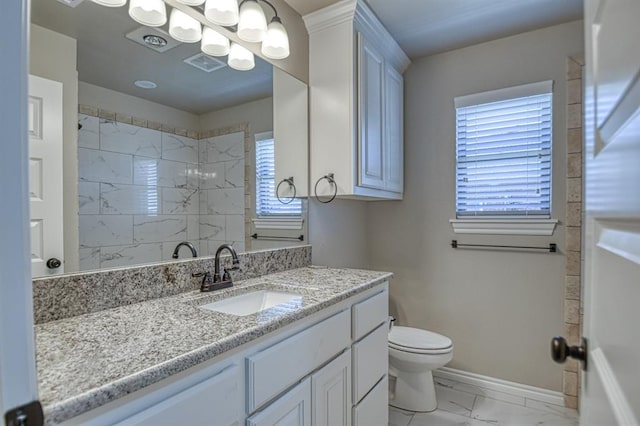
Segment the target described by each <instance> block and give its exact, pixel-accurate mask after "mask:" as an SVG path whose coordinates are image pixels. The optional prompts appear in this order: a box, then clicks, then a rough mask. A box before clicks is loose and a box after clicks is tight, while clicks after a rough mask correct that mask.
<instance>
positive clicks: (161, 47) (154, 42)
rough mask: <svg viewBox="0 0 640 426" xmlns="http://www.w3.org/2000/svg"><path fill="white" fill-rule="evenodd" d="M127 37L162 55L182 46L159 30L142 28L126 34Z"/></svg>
mask: <svg viewBox="0 0 640 426" xmlns="http://www.w3.org/2000/svg"><path fill="white" fill-rule="evenodd" d="M125 37H126V38H128V39H129V40H131V41H133V42H136V43H138V44H141V45H143V46H144V47H148V48H149V49H151V50H155V51H156V52H160V53H162V52H166V51H167V50H169V49H173V48H174V47H176V46H177V45H179V44H181V43H180V42H179V41H176V40H174V39H173V38H171V36H170V35H169V34H167V33H166V32H164V31H162V30H161V29H159V28H150V27H140V28H138V29H136V30H133V31H131V32H130V33H128V34H126V35H125Z"/></svg>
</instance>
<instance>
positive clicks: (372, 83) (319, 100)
mask: <svg viewBox="0 0 640 426" xmlns="http://www.w3.org/2000/svg"><path fill="white" fill-rule="evenodd" d="M304 20H305V24H306V26H307V30H308V31H309V85H310V153H311V156H310V184H311V193H312V194H311V195H315V192H317V195H318V196H320V197H321V198H323V199H324V198H326V197H329V196H332V195H333V193H334V190H335V188H334V187H333V186H332V185H331V184H329V183H328V180H327V179H322V177H323V176H326V175H329V174H331V173H333V179H334V180H335V184H336V185H337V196H338V197H341V198H356V199H374V200H375V199H402V193H403V144H404V141H403V130H402V129H403V116H404V114H403V84H404V83H403V77H402V73H403V72H404V71H405V69H406V68H407V67H408V65H409V59H408V58H407V56H406V55H405V54H404V52H403V51H402V50H401V49H400V47H399V46H398V44H397V43H396V42H395V41H394V40H393V38H392V37H391V35H390V34H389V33H388V32H387V30H386V29H385V28H384V26H382V24H381V23H380V21H379V20H378V19H377V17H376V16H375V15H374V14H373V12H372V11H371V10H370V9H369V7H368V6H367V5H366V4H365V3H364V2H362V1H355V0H350V1H342V2H338V3H336V4H334V5H332V6H329V7H327V8H324V9H321V10H319V11H317V12H314V13H312V14H309V15H306V16H304ZM318 179H320V181H319V183H318V185H317V186H316V182H318Z"/></svg>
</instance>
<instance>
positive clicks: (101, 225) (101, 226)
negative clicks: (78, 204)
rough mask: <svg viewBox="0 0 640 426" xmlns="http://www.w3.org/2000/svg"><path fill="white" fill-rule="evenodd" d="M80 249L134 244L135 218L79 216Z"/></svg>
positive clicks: (124, 216)
mask: <svg viewBox="0 0 640 426" xmlns="http://www.w3.org/2000/svg"><path fill="white" fill-rule="evenodd" d="M79 229H80V248H90V247H102V246H115V245H124V244H131V243H133V218H132V216H129V215H84V216H79Z"/></svg>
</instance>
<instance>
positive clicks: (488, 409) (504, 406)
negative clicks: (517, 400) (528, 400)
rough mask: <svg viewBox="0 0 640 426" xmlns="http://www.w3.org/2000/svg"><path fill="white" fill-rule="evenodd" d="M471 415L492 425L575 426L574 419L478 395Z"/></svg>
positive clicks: (575, 421)
mask: <svg viewBox="0 0 640 426" xmlns="http://www.w3.org/2000/svg"><path fill="white" fill-rule="evenodd" d="M471 417H472V418H473V419H476V420H480V421H483V422H488V423H491V424H494V425H500V426H501V425H505V426H507V425H508V426H512V425H522V426H528V425H531V426H534V425H535V426H538V425H553V426H577V424H578V422H577V420H574V419H568V418H565V417H564V416H562V415H558V414H555V413H551V412H545V411H542V410H536V409H533V408H528V407H523V406H520V405H515V404H509V403H507V402H502V401H498V400H495V399H491V398H484V397H481V396H478V397H477V399H476V403H475V405H474V407H473V412H472V413H471Z"/></svg>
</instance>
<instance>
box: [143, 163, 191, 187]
mask: <svg viewBox="0 0 640 426" xmlns="http://www.w3.org/2000/svg"><path fill="white" fill-rule="evenodd" d="M133 183H134V184H136V185H157V186H166V187H170V188H184V187H186V186H187V164H186V163H180V162H177V161H167V160H158V159H154V158H146V157H138V156H136V157H133Z"/></svg>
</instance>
